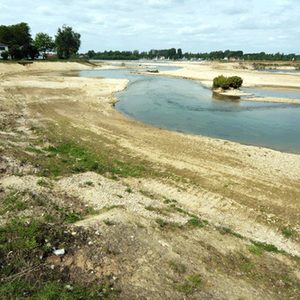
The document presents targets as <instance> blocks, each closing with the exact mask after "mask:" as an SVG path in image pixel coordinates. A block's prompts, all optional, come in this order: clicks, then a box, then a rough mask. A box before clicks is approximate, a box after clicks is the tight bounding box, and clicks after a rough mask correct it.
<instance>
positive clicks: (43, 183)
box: [36, 178, 52, 188]
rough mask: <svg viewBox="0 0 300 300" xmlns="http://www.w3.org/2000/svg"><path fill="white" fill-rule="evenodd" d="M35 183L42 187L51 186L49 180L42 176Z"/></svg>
mask: <svg viewBox="0 0 300 300" xmlns="http://www.w3.org/2000/svg"><path fill="white" fill-rule="evenodd" d="M36 183H37V184H38V185H39V186H42V187H47V188H50V187H52V184H51V182H49V181H48V180H46V179H44V178H40V179H39V180H38V181H37V182H36Z"/></svg>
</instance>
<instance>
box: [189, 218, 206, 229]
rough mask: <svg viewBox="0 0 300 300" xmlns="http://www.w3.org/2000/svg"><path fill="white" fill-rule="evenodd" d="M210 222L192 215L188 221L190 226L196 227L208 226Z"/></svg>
mask: <svg viewBox="0 0 300 300" xmlns="http://www.w3.org/2000/svg"><path fill="white" fill-rule="evenodd" d="M207 224H208V223H207V221H203V220H201V219H199V218H198V217H192V218H191V219H189V220H188V221H187V225H188V226H190V227H196V228H203V227H204V226H206V225H207Z"/></svg>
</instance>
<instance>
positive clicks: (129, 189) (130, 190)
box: [125, 186, 133, 194]
mask: <svg viewBox="0 0 300 300" xmlns="http://www.w3.org/2000/svg"><path fill="white" fill-rule="evenodd" d="M125 192H127V193H129V194H131V193H132V192H133V191H132V189H131V188H130V187H129V186H128V187H127V188H126V190H125Z"/></svg>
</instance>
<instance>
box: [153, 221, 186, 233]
mask: <svg viewBox="0 0 300 300" xmlns="http://www.w3.org/2000/svg"><path fill="white" fill-rule="evenodd" d="M155 222H156V223H157V224H158V225H159V227H160V228H161V229H163V228H164V229H172V230H174V229H177V228H182V225H180V224H178V223H175V222H168V221H165V220H163V219H161V218H157V219H156V220H155Z"/></svg>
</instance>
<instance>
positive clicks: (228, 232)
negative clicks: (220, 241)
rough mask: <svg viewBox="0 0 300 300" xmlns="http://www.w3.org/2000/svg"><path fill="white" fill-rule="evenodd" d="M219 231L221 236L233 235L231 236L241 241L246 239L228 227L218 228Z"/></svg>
mask: <svg viewBox="0 0 300 300" xmlns="http://www.w3.org/2000/svg"><path fill="white" fill-rule="evenodd" d="M218 230H219V231H220V233H221V234H231V235H233V236H235V237H237V238H239V239H243V238H244V237H243V236H242V235H241V234H239V233H237V232H235V231H233V230H232V229H231V228H228V227H224V226H223V227H218Z"/></svg>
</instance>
